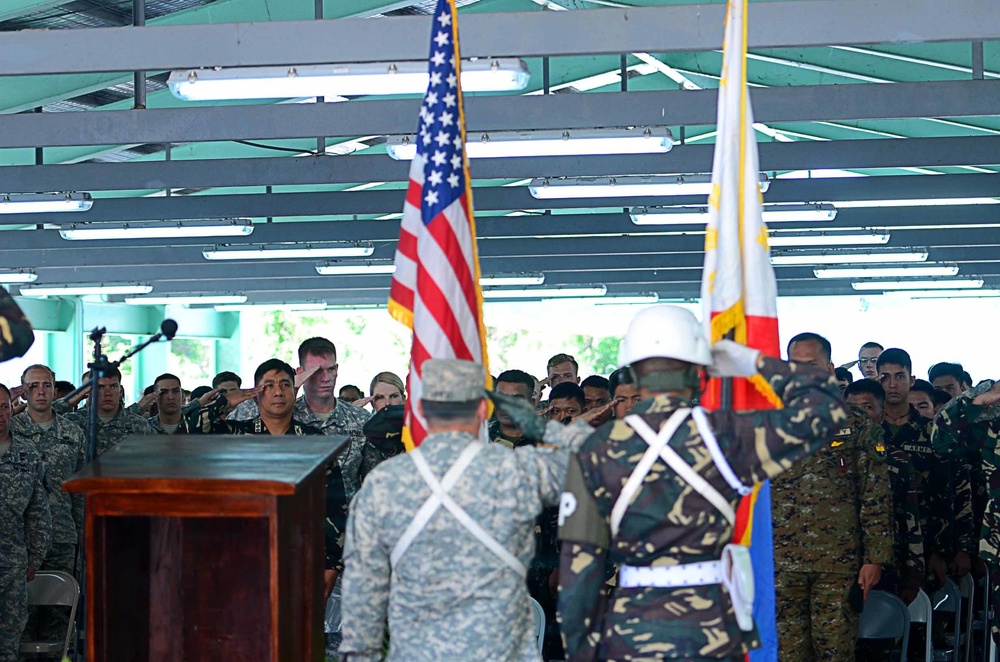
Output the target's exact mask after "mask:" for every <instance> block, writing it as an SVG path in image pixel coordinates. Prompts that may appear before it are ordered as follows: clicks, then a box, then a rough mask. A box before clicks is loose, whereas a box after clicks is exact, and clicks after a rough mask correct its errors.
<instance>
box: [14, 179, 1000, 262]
mask: <svg viewBox="0 0 1000 662" xmlns="http://www.w3.org/2000/svg"><path fill="white" fill-rule="evenodd" d="M883 179H884V178H883ZM63 216H65V215H63ZM58 220H60V221H62V222H64V223H65V222H66V220H65V219H64V218H63V219H58ZM476 225H477V231H478V236H479V239H480V240H481V241H483V242H491V241H494V240H498V239H504V238H513V239H516V238H534V237H564V238H573V237H603V238H616V237H623V236H633V237H639V238H642V237H654V236H669V237H672V239H671V240H672V241H681V240H682V239H683V238H684V237H685V236H689V237H693V238H694V239H692V241H694V242H695V243H696V244H698V245H699V246H700V244H701V243H702V242H703V239H702V237H703V229H704V226H703V225H701V224H693V225H684V226H653V225H635V224H633V223H632V222H631V219H630V218H629V215H628V214H627V213H623V212H618V213H614V212H611V213H598V214H533V215H527V216H483V217H480V218H479V219H478V220H477V223H476ZM958 225H990V226H992V227H986V228H978V229H962V230H958V229H956V228H953V227H949V226H958ZM941 226H943V227H941ZM855 227H879V228H885V229H886V230H889V231H890V233H891V235H892V245H897V244H898V243H900V242H912V241H914V237H917V236H919V237H929V238H930V239H929V241H932V242H933V244H934V245H956V244H955V243H954V242H971V241H976V242H978V243H1000V205H961V206H952V207H898V208H884V209H881V208H877V207H873V208H864V209H842V210H840V212H839V213H838V214H837V218H836V219H835V220H833V221H829V222H823V223H814V222H800V223H773V224H772V225H771V230H772V231H773V232H783V231H789V230H792V231H799V230H838V229H844V228H855ZM902 227H905V228H908V229H905V230H904V229H901V228H902ZM939 235H940V236H939ZM0 236H2V237H3V243H2V244H0V256H11V255H13V254H15V253H18V252H29V253H36V252H44V253H58V252H66V253H72V254H75V255H78V256H79V258H80V260H81V262H80V263H81V264H87V263H97V262H99V260H98V258H99V257H101V256H103V255H112V254H115V253H116V252H117V251H127V250H132V249H135V250H147V249H153V248H182V247H190V248H198V249H200V248H201V247H204V246H212V245H213V244H218V243H228V244H232V245H238V244H263V243H279V242H286V241H289V239H290V238H294V239H295V240H296V241H299V242H310V241H311V242H316V241H343V242H375V243H376V245H378V246H384V245H385V244H386V243H392V242H395V240H396V239H397V238H398V236H399V221H398V220H385V221H293V222H281V223H257V224H255V225H254V232H253V234H251V235H249V236H247V237H240V238H201V239H199V238H184V237H178V238H173V239H146V240H142V239H138V240H137V239H127V240H104V241H85V242H81V241H67V240H64V239H62V238H61V237H60V236H59V233H58V232H57V231H56V230H53V229H44V230H22V231H9V232H6V233H4V234H3V235H0ZM957 245H966V244H961V243H959V244H957ZM376 250H377V251H381V250H382V248H377V249H376ZM557 253H558V251H557ZM378 257H379V255H376V258H375V259H377V258H378ZM383 257H387V258H388V257H391V254H388V255H384V256H383Z"/></svg>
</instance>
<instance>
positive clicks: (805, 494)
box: [771, 409, 892, 660]
mask: <svg viewBox="0 0 1000 662" xmlns="http://www.w3.org/2000/svg"><path fill="white" fill-rule="evenodd" d="M882 437H883V433H882V428H881V427H879V426H878V425H877V424H875V423H874V422H873V421H872V420H871V418H869V417H868V416H867V415H866V414H865V413H864V412H862V411H859V410H857V409H852V410H850V411H849V413H848V418H847V421H846V422H845V423H843V424H842V425H841V427H840V430H839V431H838V432H837V436H836V437H834V439H833V441H832V442H831V443H830V445H829V446H824V447H823V448H820V449H819V450H818V451H817V452H816V454H815V455H813V456H812V457H811V458H809V459H807V460H805V461H803V462H801V463H800V464H797V465H796V466H794V467H792V468H791V469H790V470H789V471H787V472H785V473H784V474H782V475H781V477H780V478H778V479H776V480H775V481H774V482H773V483H772V484H771V503H772V511H771V512H772V526H773V531H774V569H775V582H774V583H775V591H776V597H775V605H776V607H777V619H778V646H779V654H780V656H781V659H787V660H850V659H852V658H853V656H854V646H855V641H856V639H857V627H858V617H857V614H856V613H854V611H853V610H852V609H851V608H850V606H849V603H848V600H847V597H848V593H849V591H850V589H851V587H852V586H854V585H855V584H856V583H857V577H858V570H859V569H860V567H861V565H862V564H868V563H874V564H883V563H886V564H888V563H891V562H892V501H891V493H890V487H889V475H888V471H887V469H886V465H885V461H884V457H885V444H884V442H883V440H882Z"/></svg>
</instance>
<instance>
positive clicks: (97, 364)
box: [66, 324, 177, 658]
mask: <svg viewBox="0 0 1000 662" xmlns="http://www.w3.org/2000/svg"><path fill="white" fill-rule="evenodd" d="M176 328H177V325H176V324H175V325H174V329H173V331H172V332H170V333H166V334H165V333H164V332H163V331H162V330H161V331H157V332H156V333H155V334H153V335H152V336H150V337H149V339H148V340H146V341H145V342H142V343H139V344H138V345H136V346H135V347H132V348H131V349H129V350H128V351H127V352H125V353H124V354H123V355H122V356H121V358H119V359H118V360H117V361H109V360H108V355H107V354H105V353H104V351H103V350H102V349H101V342H102V341H103V339H104V334H105V333H107V328H105V327H95V328H94V330H93V331H91V332H90V340H91V342H93V343H94V361H93V363H90V364H88V365H87V367H88V368H90V379H89V380H87V381H85V382H84V383H83V384H81V385H80V387H79V388H77V389H75V390H74V391H73V392H72V393H70V394H69V395H67V396H66V399H69V398H72V397H73V396H74V395H76V394H78V393H82V392H83V391H85V390H87V389H88V388H89V389H90V401H89V403H88V405H87V407H88V409H87V435H86V440H87V449H86V460H87V464H90V463H91V462H93V461H94V460H96V459H97V402H98V398H99V397H100V396H99V390H100V381H101V379H102V378H103V377H106V376H107V375H108V373H110V372H111V370H112V369H114V368H117V367H118V366H120V365H121V364H122V363H124V362H125V361H127V360H129V359H130V358H132V357H133V356H135V355H136V354H138V353H139V352H141V351H142V350H144V349H146V348H147V347H149V346H150V345H152V344H153V343H156V342H159V341H160V340H162V339H163V338H166V339H167V340H172V339H173V333H174V332H176ZM86 536H87V531H86V528H84V530H83V531H81V532H80V547H79V549H77V553H76V569H77V583H78V585H79V587H80V597H81V598H82V606H81V608H80V609H77V611H76V616H77V623H76V632H77V637H76V655H77V657H78V658H79V657H81V651H84V650H85V648H84V643H85V636H86V631H87V619H86V610H87V601H86V596H87V571H86V568H87V555H86V553H85V550H86V546H87V540H86Z"/></svg>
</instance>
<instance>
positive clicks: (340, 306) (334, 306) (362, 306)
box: [326, 303, 386, 310]
mask: <svg viewBox="0 0 1000 662" xmlns="http://www.w3.org/2000/svg"><path fill="white" fill-rule="evenodd" d="M385 307H386V304H384V303H331V304H329V305H328V306H327V307H326V309H327V310H378V309H379V308H385Z"/></svg>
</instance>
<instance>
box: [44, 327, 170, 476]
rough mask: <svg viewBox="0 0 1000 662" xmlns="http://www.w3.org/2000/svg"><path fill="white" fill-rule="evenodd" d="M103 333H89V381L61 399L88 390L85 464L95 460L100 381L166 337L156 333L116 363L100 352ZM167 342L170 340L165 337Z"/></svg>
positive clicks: (98, 330)
mask: <svg viewBox="0 0 1000 662" xmlns="http://www.w3.org/2000/svg"><path fill="white" fill-rule="evenodd" d="M105 333H107V329H106V328H104V327H99V328H95V329H94V330H93V331H91V332H90V340H91V341H92V342H93V343H94V362H93V363H88V364H87V367H88V368H90V379H88V380H87V381H85V382H84V383H83V384H81V385H80V386H79V387H78V388H76V389H74V390H73V392H72V393H70V394H69V395H67V396H65V397H64V398H63V400H69V399H71V398H72V397H73V396H75V395H77V394H79V393H82V392H83V391H86V390H87V389H90V396H89V397H90V400H89V404H88V405H87V407H88V410H87V449H86V451H87V464H90V463H91V462H93V461H94V460H95V459H97V407H96V406H95V405H96V403H97V398H98V390H99V388H100V380H101V379H102V378H104V377H107V375H108V373H109V372H111V370H112V369H114V368H117V367H118V366H120V365H121V364H123V363H125V361H128V360H129V359H130V358H132V357H133V356H135V355H136V354H138V353H139V352H141V351H142V350H144V349H146V348H147V347H149V346H150V345H152V344H153V343H157V342H159V341H160V340H162V339H163V338H164V337H166V336H165V334H164V333H163V332H162V331H157V332H156V333H155V334H153V335H152V336H150V337H149V339H148V340H146V341H144V342H142V343H139V344H138V345H136V346H135V347H132V348H131V349H129V350H128V351H127V352H125V353H124V354H122V356H121V358H119V359H118V360H117V361H109V360H108V355H107V354H105V353H104V352H103V351H102V350H101V342H102V340H103V338H104V334H105ZM167 340H172V338H169V337H167Z"/></svg>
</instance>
